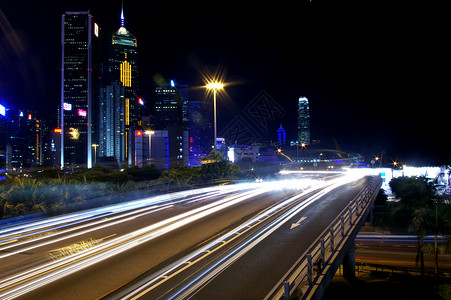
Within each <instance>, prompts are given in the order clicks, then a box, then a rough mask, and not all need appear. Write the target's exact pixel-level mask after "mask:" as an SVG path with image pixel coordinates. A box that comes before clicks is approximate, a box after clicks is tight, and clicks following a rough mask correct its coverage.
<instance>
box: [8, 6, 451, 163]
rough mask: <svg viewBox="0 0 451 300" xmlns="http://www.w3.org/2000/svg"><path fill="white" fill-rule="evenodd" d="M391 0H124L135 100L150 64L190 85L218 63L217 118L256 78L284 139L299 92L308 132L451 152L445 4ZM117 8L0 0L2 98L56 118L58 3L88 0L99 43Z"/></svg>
mask: <svg viewBox="0 0 451 300" xmlns="http://www.w3.org/2000/svg"><path fill="white" fill-rule="evenodd" d="M331 2H332V3H331ZM393 2H396V1H378V2H377V3H374V2H373V1H315V0H313V1H312V2H310V1H291V2H288V1H269V2H268V1H266V2H263V1H258V2H257V1H243V0H241V1H235V0H227V1H225V0H216V1H137V0H124V13H125V18H126V20H125V22H126V23H125V27H126V28H127V29H128V30H129V31H130V32H131V33H132V34H134V35H135V37H136V38H137V40H138V47H139V49H138V51H139V59H140V65H139V68H140V81H141V94H142V95H141V96H142V97H143V99H145V100H146V99H149V101H150V99H151V96H152V90H153V85H154V83H153V79H152V78H153V77H154V75H155V74H162V75H163V76H164V77H166V78H167V79H174V80H175V81H176V82H177V83H180V84H187V85H189V86H190V87H197V86H202V85H203V84H204V82H203V81H202V74H205V73H206V72H211V73H214V72H215V71H216V70H220V71H221V74H222V75H223V77H224V80H225V82H228V83H230V84H229V85H228V86H227V87H226V91H227V97H224V96H223V97H222V98H221V97H220V98H218V100H219V104H218V112H219V116H220V117H219V120H218V128H219V130H221V126H225V125H224V124H227V123H228V122H230V120H231V119H232V118H233V116H235V115H237V114H238V113H239V112H240V110H241V109H243V107H245V106H246V104H247V103H249V102H250V101H251V100H252V99H254V97H256V96H257V95H258V94H259V93H260V92H261V91H263V90H264V91H266V92H267V94H268V95H270V96H271V98H272V99H274V100H275V101H276V102H277V103H279V104H280V105H281V107H283V110H284V116H283V118H282V119H281V120H280V121H281V123H282V125H283V127H284V128H285V129H286V131H287V136H288V138H289V139H294V138H295V137H296V131H297V128H296V110H297V100H298V98H299V97H300V96H306V97H307V98H308V99H309V101H310V112H311V131H312V132H311V135H312V138H313V139H321V140H322V141H324V142H325V143H331V141H332V138H335V139H336V140H337V141H338V143H339V145H340V147H341V148H343V149H347V150H352V151H357V152H360V153H362V154H364V155H365V156H366V158H367V160H368V161H369V160H370V159H371V156H372V155H379V154H380V153H381V151H385V153H386V157H387V159H389V160H398V161H402V162H407V163H409V164H413V163H417V162H421V163H434V164H438V163H449V153H451V151H450V149H449V146H448V144H450V142H449V140H450V133H449V131H450V130H449V127H450V125H449V121H448V119H449V115H450V113H449V112H450V109H449V108H448V107H446V105H447V103H446V102H449V95H448V94H449V93H445V83H446V84H447V85H448V86H449V75H448V74H449V63H446V62H447V60H445V49H447V48H449V46H448V43H449V31H448V30H445V28H446V25H449V24H445V20H446V19H445V11H446V10H445V7H440V6H437V3H434V4H433V5H431V4H427V3H428V2H419V1H414V2H415V3H414V4H412V3H410V2H407V4H408V5H407V4H406V3H403V4H396V3H393ZM443 5H444V4H443ZM120 9H121V0H107V1H84V0H82V1H80V0H70V1H46V0H43V1H2V4H0V103H3V104H4V105H5V106H7V107H12V106H18V108H22V109H34V110H37V111H39V113H40V114H41V115H42V117H44V118H52V119H56V108H57V105H58V103H59V102H60V69H61V38H60V34H61V32H60V30H61V14H62V13H64V12H65V11H86V10H90V11H91V13H92V14H93V15H94V18H95V21H96V22H97V23H98V24H99V25H100V27H101V28H102V35H103V36H102V38H103V44H104V45H105V46H106V44H107V42H109V41H110V38H111V35H112V33H113V32H114V31H116V30H117V29H118V28H119V26H120V20H119V18H120ZM447 52H448V53H449V51H447ZM448 53H447V54H448ZM446 57H448V55H447V56H446ZM191 98H193V100H204V98H205V93H204V91H203V90H201V89H197V90H196V89H194V90H193V91H192V94H191ZM446 99H448V101H446ZM276 130H277V128H274V135H275V131H276ZM332 145H333V143H332Z"/></svg>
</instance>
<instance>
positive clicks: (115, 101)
mask: <svg viewBox="0 0 451 300" xmlns="http://www.w3.org/2000/svg"><path fill="white" fill-rule="evenodd" d="M124 24H125V20H124V12H123V10H122V12H121V26H120V28H119V29H118V30H117V31H116V32H115V33H114V34H113V36H112V40H111V44H110V46H109V49H108V74H107V80H106V82H107V84H106V86H105V88H104V89H102V101H101V107H100V114H101V116H100V120H101V124H100V127H101V130H100V131H99V133H100V137H99V138H100V143H99V145H100V149H99V150H100V151H99V156H110V157H111V156H114V157H115V158H116V160H117V161H118V162H119V163H123V162H125V161H126V160H127V156H128V154H129V151H128V148H129V147H128V146H129V145H128V139H129V138H128V135H129V132H130V128H132V127H133V126H137V125H138V122H139V115H138V88H139V86H138V51H137V41H136V38H135V37H134V36H133V35H132V34H131V33H130V32H129V31H128V30H127V29H125V27H124Z"/></svg>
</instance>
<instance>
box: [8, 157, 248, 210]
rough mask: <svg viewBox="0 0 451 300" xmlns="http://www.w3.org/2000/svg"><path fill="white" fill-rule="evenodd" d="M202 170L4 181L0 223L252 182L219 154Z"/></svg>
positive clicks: (27, 176)
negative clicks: (179, 192)
mask: <svg viewBox="0 0 451 300" xmlns="http://www.w3.org/2000/svg"><path fill="white" fill-rule="evenodd" d="M203 160H204V162H205V163H204V164H203V165H202V166H199V167H180V168H177V169H169V170H166V171H164V172H162V173H161V172H159V171H158V170H157V169H155V167H154V166H153V165H151V166H147V167H143V168H137V167H134V168H128V169H124V170H122V171H120V170H115V169H110V168H104V167H100V166H95V167H94V168H92V169H79V170H76V171H67V170H57V169H47V170H46V169H36V170H31V171H29V172H26V173H22V174H20V175H8V176H6V177H5V178H4V180H3V181H0V219H7V218H12V217H21V216H30V215H36V214H37V215H44V216H52V215H57V214H63V213H68V212H72V211H76V210H80V209H88V208H93V207H98V206H103V205H108V204H113V203H119V202H123V201H128V200H132V199H134V198H137V197H139V196H142V195H143V194H145V195H149V194H150V195H152V194H158V193H164V192H168V191H173V190H180V189H189V188H195V187H198V186H205V185H210V184H220V183H228V182H232V181H235V180H243V179H244V180H245V179H251V178H252V176H251V175H249V174H247V173H244V172H242V171H240V170H239V169H238V167H237V166H235V165H233V164H230V163H229V162H228V161H227V160H226V159H225V158H224V157H223V156H222V155H221V154H220V153H211V155H210V157H205V158H204V159H203Z"/></svg>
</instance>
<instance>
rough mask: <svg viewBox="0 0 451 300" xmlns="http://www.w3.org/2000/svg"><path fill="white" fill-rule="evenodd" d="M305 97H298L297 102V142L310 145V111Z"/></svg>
mask: <svg viewBox="0 0 451 300" xmlns="http://www.w3.org/2000/svg"><path fill="white" fill-rule="evenodd" d="M309 110H310V109H309V103H308V99H307V98H306V97H300V98H299V102H298V142H299V144H302V143H304V144H306V145H309V144H310V111H309Z"/></svg>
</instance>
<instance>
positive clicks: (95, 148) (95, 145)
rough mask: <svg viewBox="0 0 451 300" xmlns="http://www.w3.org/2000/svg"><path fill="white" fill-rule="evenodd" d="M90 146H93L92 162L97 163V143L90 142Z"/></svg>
mask: <svg viewBox="0 0 451 300" xmlns="http://www.w3.org/2000/svg"><path fill="white" fill-rule="evenodd" d="M92 147H94V164H96V163H97V147H99V144H92Z"/></svg>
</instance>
